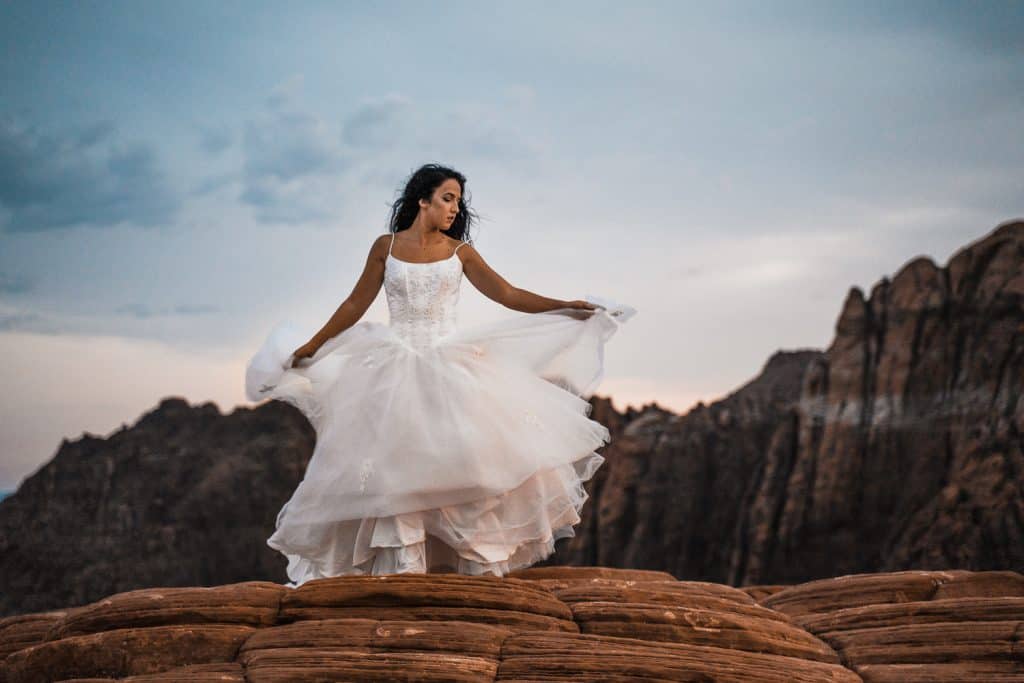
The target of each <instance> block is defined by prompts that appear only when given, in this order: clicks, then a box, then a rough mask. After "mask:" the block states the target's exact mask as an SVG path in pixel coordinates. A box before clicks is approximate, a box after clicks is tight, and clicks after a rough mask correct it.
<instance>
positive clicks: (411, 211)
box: [388, 164, 479, 243]
mask: <svg viewBox="0 0 1024 683" xmlns="http://www.w3.org/2000/svg"><path fill="white" fill-rule="evenodd" d="M449 178H453V179H455V180H456V181H458V183H459V187H460V188H461V190H462V196H461V197H460V198H459V215H457V216H456V217H455V220H453V221H452V224H451V225H450V226H448V229H447V230H444V231H443V232H444V234H446V235H448V236H449V237H453V238H455V239H457V240H463V241H466V242H470V243H472V240H470V239H469V227H470V225H472V224H473V223H475V222H477V221H478V220H479V218H478V216H477V215H476V213H474V212H473V210H472V209H470V208H469V195H468V194H467V193H466V176H464V175H462V174H461V173H459V172H458V171H456V170H455V169H452V168H448V167H447V166H441V165H440V164H424V165H423V166H420V167H419V168H418V169H416V171H415V172H414V173H413V174H412V175H411V176H409V179H408V180H407V181H406V182H405V189H404V190H402V196H401V197H399V198H398V199H397V200H395V202H394V203H393V204H392V205H391V218H390V219H389V220H388V229H389V231H390V232H399V231H401V230H407V229H408V228H409V226H411V225H412V222H413V221H414V220H415V219H416V215H417V214H418V213H419V211H420V206H419V200H420V199H424V200H426V201H430V198H431V197H432V196H433V195H434V190H436V189H437V188H438V187H440V186H441V183H443V182H444V181H445V180H448V179H449Z"/></svg>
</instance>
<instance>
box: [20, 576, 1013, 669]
mask: <svg viewBox="0 0 1024 683" xmlns="http://www.w3.org/2000/svg"><path fill="white" fill-rule="evenodd" d="M756 595H762V596H765V597H763V598H761V599H760V600H758V599H757V598H755V597H754V596H756ZM374 610H379V613H378V614H375V613H374ZM1022 617H1024V576H1022V575H1020V574H1018V573H1016V572H968V571H952V572H923V571H922V572H896V573H891V574H877V575H870V574H869V575H852V576H841V577H837V578H834V579H827V580H819V581H813V582H809V583H805V584H799V585H794V586H781V585H773V586H745V587H743V589H739V588H733V587H730V586H726V585H721V584H714V583H710V582H702V581H677V580H676V579H675V578H674V577H672V576H670V575H667V574H665V573H664V572H643V571H634V570H618V571H616V570H614V569H610V568H606V567H542V568H531V569H527V570H523V571H520V572H516V573H515V575H514V576H509V577H505V578H496V577H490V576H479V577H470V576H460V575H450V574H395V575H387V576H351V577H338V578H334V579H319V580H316V581H311V582H309V583H306V584H304V585H303V586H301V587H300V588H297V589H291V588H287V587H285V586H281V585H278V584H274V583H270V582H263V581H253V582H244V583H240V584H233V585H226V586H215V587H210V588H202V587H184V588H153V589H146V590H138V591H130V592H127V593H123V594H118V595H112V596H108V597H107V598H104V599H102V600H99V601H97V602H96V603H93V604H89V605H84V606H82V607H80V608H76V609H71V610H67V611H64V612H53V613H47V614H40V615H23V616H20V617H9V618H7V619H4V620H0V641H2V642H5V643H9V644H10V643H14V645H13V646H12V645H8V649H9V652H7V654H6V656H4V657H3V658H0V681H3V682H4V683H27V682H29V681H31V682H32V683H41V682H46V681H79V682H84V681H92V682H93V683H99V682H101V681H114V680H120V681H125V680H127V681H186V680H187V681H215V680H217V681H238V682H239V683H241V682H242V681H247V682H248V683H270V682H274V683H276V682H279V681H293V682H294V681H323V680H361V681H362V680H368V681H375V680H376V681H392V680H416V681H514V680H519V681H524V680H567V681H568V680H572V681H623V682H625V681H642V680H659V681H665V680H671V681H719V682H724V683H740V682H746V683H750V682H752V683H761V682H772V683H793V682H794V681H795V682H797V683H819V682H821V681H834V682H836V683H859V682H862V681H868V682H871V683H881V682H890V681H936V680H954V681H981V680H985V681H996V680H1006V681H1009V680H1022V679H1024V664H1022V663H1021V660H1020V653H1019V651H1018V649H1017V648H1018V643H1019V637H1018V636H1019V631H1020V628H1021V624H1022V623H1024V621H1022Z"/></svg>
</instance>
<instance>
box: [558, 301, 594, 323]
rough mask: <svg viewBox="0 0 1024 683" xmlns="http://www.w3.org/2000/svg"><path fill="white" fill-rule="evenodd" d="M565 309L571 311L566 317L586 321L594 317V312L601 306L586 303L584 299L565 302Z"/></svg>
mask: <svg viewBox="0 0 1024 683" xmlns="http://www.w3.org/2000/svg"><path fill="white" fill-rule="evenodd" d="M564 308H567V309H569V311H567V312H566V315H569V316H572V317H573V318H576V319H577V320H586V319H587V318H589V317H590V316H592V315H594V311H596V310H597V309H598V308H600V306H597V305H595V304H592V303H590V302H589V301H584V300H583V299H575V300H573V301H567V302H565V306H564Z"/></svg>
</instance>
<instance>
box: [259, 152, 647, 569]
mask: <svg viewBox="0 0 1024 683" xmlns="http://www.w3.org/2000/svg"><path fill="white" fill-rule="evenodd" d="M465 190H466V178H465V177H464V176H463V175H462V174H461V173H459V172H457V171H455V170H453V169H450V168H447V167H444V166H440V165H436V164H427V165H425V166H423V167H421V168H420V169H418V170H417V171H416V172H414V173H413V174H412V176H411V177H410V178H409V179H408V181H407V182H406V185H405V188H404V190H403V192H402V194H401V196H400V198H399V199H398V200H397V201H396V202H395V203H394V205H393V206H392V211H391V217H390V220H389V232H388V234H386V235H381V236H379V237H378V238H377V239H375V240H374V242H373V244H372V245H371V247H370V250H369V254H368V255H367V259H366V264H365V267H364V269H363V272H362V274H361V275H360V277H359V279H358V281H357V282H356V284H355V287H354V288H353V290H352V293H351V294H350V295H349V296H348V297H347V298H346V299H345V300H344V301H343V302H342V303H341V305H340V306H339V307H338V309H337V310H336V311H335V313H334V314H333V315H332V316H331V318H330V319H329V320H328V321H327V323H326V324H324V325H323V327H322V328H321V329H320V330H318V331H317V332H315V333H314V334H312V335H310V334H308V332H306V333H304V332H303V331H302V329H301V328H300V326H298V325H296V324H294V323H292V322H289V321H284V322H281V323H279V324H278V325H276V326H275V327H274V328H273V329H272V330H271V332H270V334H269V335H268V337H267V339H266V341H265V342H264V343H263V345H262V346H261V347H260V348H259V349H258V350H257V352H256V353H255V354H254V355H253V357H252V358H251V359H250V361H249V363H248V364H247V366H246V377H245V382H246V395H247V396H248V398H249V399H250V400H253V401H258V400H262V399H265V398H274V399H278V400H283V401H286V402H288V403H290V404H292V405H294V406H295V407H296V408H298V409H299V410H301V411H302V412H303V414H304V415H305V416H306V417H307V418H308V419H309V421H310V423H311V424H312V425H313V427H314V428H315V429H316V433H317V442H316V446H315V448H314V451H313V455H312V457H311V459H310V461H309V464H308V466H307V468H306V472H305V474H304V477H303V479H302V481H301V482H300V483H299V485H298V487H297V488H296V490H295V492H294V493H293V494H292V496H291V498H290V499H289V500H288V501H287V502H286V503H285V505H284V506H283V507H282V508H281V511H280V512H279V513H278V515H277V520H276V525H275V526H276V529H275V531H274V533H273V535H272V536H271V537H270V538H269V539H268V540H267V544H268V545H269V546H270V547H272V548H274V549H276V550H278V551H279V552H280V553H282V554H283V555H284V556H285V557H286V558H287V560H288V566H287V574H288V578H289V579H290V580H291V583H289V584H287V585H289V586H292V587H295V586H299V585H301V584H303V583H305V582H306V581H308V580H310V579H316V578H323V577H330V576H341V575H347V574H393V573H403V572H419V573H425V572H458V573H462V574H493V575H497V576H502V575H504V574H507V573H508V572H510V571H512V570H514V569H518V568H521V567H526V566H529V565H531V564H533V563H535V562H538V561H540V560H542V559H544V558H546V557H548V556H549V555H551V554H552V553H553V552H554V549H555V547H554V544H555V541H556V540H558V539H559V538H563V537H570V536H573V535H574V534H575V532H574V526H575V525H577V524H578V523H579V522H580V516H579V513H580V511H581V510H582V508H583V505H584V503H585V501H586V500H587V497H588V496H587V493H586V491H585V489H584V486H583V483H584V482H585V481H587V480H589V479H590V478H591V477H592V476H593V474H594V472H595V471H596V470H597V469H598V468H599V467H600V466H601V464H602V463H603V462H604V458H603V457H602V456H601V455H600V454H599V453H597V452H596V449H598V448H599V447H601V446H603V445H604V444H607V443H609V442H610V440H611V437H610V433H609V431H608V429H607V427H605V426H604V425H602V424H600V423H599V422H597V421H595V420H592V419H590V417H589V416H590V413H591V410H592V405H591V403H590V402H589V401H588V400H587V398H589V396H590V395H592V393H593V391H594V389H596V387H597V386H598V384H599V383H600V381H601V379H602V378H603V375H604V359H603V351H604V345H605V343H606V342H607V340H608V339H609V338H610V337H611V336H612V335H613V334H614V333H615V331H616V330H617V328H618V326H619V324H620V323H622V322H625V321H626V320H627V319H628V318H630V317H631V316H632V315H633V314H635V313H636V310H635V309H633V308H632V307H629V306H625V305H620V304H616V303H614V302H612V301H610V300H608V299H603V298H601V297H596V296H586V297H584V298H583V299H573V300H561V299H553V298H548V297H544V296H541V295H539V294H535V293H533V292H530V291H528V290H525V289H521V288H518V287H514V286H512V285H511V284H509V283H508V282H507V281H506V280H505V279H504V278H502V277H501V276H500V275H499V274H498V273H496V272H495V271H494V270H493V269H491V268H490V266H488V264H487V262H486V261H485V260H484V258H483V257H482V256H481V254H480V253H479V252H478V251H477V249H476V248H475V247H474V246H473V242H472V240H471V239H469V237H470V236H469V229H470V226H471V223H472V222H473V218H474V216H473V214H472V212H471V210H470V209H469V206H468V200H467V198H466V195H465ZM463 275H465V277H466V278H467V279H469V281H470V282H471V283H472V284H473V286H474V287H476V288H477V289H478V290H479V291H480V292H481V293H483V294H484V295H485V296H487V297H488V298H490V299H492V300H494V301H495V302H497V303H499V304H501V305H503V306H505V307H507V308H509V309H512V310H513V311H517V312H519V313H520V315H515V316H511V317H508V318H506V319H502V320H499V321H497V322H492V323H487V324H476V325H468V326H465V325H461V324H458V317H457V315H456V306H457V303H458V299H459V288H460V286H461V282H462V279H463ZM382 286H383V288H384V291H385V296H386V298H387V305H388V311H389V323H388V324H386V325H385V324H381V323H377V322H372V321H363V322H358V321H359V320H360V318H362V316H363V314H364V313H365V312H366V310H367V309H368V308H369V306H370V305H371V304H372V303H373V301H374V299H375V298H376V297H377V295H378V293H379V291H380V289H381V287H382Z"/></svg>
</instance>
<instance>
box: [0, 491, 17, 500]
mask: <svg viewBox="0 0 1024 683" xmlns="http://www.w3.org/2000/svg"><path fill="white" fill-rule="evenodd" d="M12 493H14V491H0V500H3V499H4V498H6V497H7V496H9V495H11V494H12Z"/></svg>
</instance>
